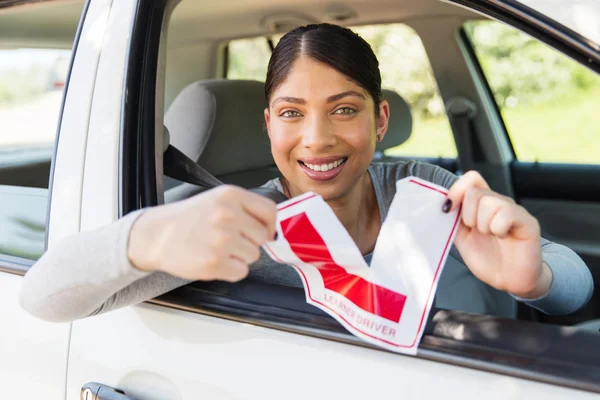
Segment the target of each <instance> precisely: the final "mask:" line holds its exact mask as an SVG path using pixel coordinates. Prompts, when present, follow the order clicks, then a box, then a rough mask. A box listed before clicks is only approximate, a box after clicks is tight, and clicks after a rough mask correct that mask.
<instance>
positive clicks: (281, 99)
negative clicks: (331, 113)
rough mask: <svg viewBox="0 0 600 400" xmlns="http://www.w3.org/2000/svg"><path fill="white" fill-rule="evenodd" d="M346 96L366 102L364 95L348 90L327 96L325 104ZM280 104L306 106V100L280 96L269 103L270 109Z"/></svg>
mask: <svg viewBox="0 0 600 400" xmlns="http://www.w3.org/2000/svg"><path fill="white" fill-rule="evenodd" d="M348 96H354V97H359V98H361V99H363V100H366V98H365V95H364V94H362V93H359V92H357V91H355V90H348V91H346V92H342V93H338V94H334V95H333V96H329V97H328V98H327V103H333V102H335V101H338V100H341V99H343V98H344V97H348ZM282 102H288V103H294V104H302V105H304V104H306V100H304V99H301V98H299V97H289V96H282V97H278V98H276V99H275V100H273V102H272V103H271V107H273V106H275V104H277V103H282Z"/></svg>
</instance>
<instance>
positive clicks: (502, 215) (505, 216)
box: [490, 204, 540, 240]
mask: <svg viewBox="0 0 600 400" xmlns="http://www.w3.org/2000/svg"><path fill="white" fill-rule="evenodd" d="M490 232H491V233H492V234H494V235H496V236H498V237H501V238H505V237H507V236H508V235H509V234H511V235H513V236H514V237H515V239H521V240H522V239H531V238H537V237H539V236H540V226H539V223H538V221H537V220H536V219H535V218H534V217H533V216H531V214H529V213H528V212H527V211H526V210H525V209H524V208H523V207H521V206H519V205H517V204H513V205H511V206H508V207H502V209H501V210H500V211H499V212H498V213H497V214H496V215H495V216H494V218H493V219H492V222H491V223H490Z"/></svg>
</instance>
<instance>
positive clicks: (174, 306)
mask: <svg viewBox="0 0 600 400" xmlns="http://www.w3.org/2000/svg"><path fill="white" fill-rule="evenodd" d="M598 21H600V5H598V3H597V2H595V1H593V0H589V1H585V0H579V1H572V2H560V1H558V0H551V1H548V0H547V1H541V0H522V1H517V0H489V1H476V0H446V1H444V2H441V1H437V0H421V1H415V0H371V1H369V2H363V1H358V0H344V1H336V2H329V1H327V0H311V1H298V0H289V1H286V2H274V1H268V0H244V1H241V0H224V1H220V2H198V1H194V0H183V1H178V0H118V1H116V0H87V1H85V2H84V1H83V0H68V1H67V0H48V1H37V0H31V1H27V0H23V1H12V0H0V48H1V50H0V116H1V118H0V132H1V135H0V204H1V205H2V206H1V207H0V221H1V222H0V332H1V335H2V336H1V337H2V340H1V342H0V343H1V344H0V383H1V384H0V398H7V399H8V398H10V399H33V398H49V399H67V400H76V399H80V398H81V399H86V400H89V399H115V400H116V399H137V400H150V399H156V400H159V399H160V400H166V399H195V398H211V399H213V398H214V399H242V398H244V399H254V398H260V399H280V398H287V399H305V398H319V399H321V398H322V399H328V398H336V399H337V398H343V399H364V398H378V397H382V398H384V397H406V398H426V399H436V398H448V397H450V398H455V397H456V398H458V397H460V398H461V399H476V398H481V397H485V398H490V399H504V398H527V399H532V400H533V399H544V400H548V399H564V398H573V399H578V400H579V399H581V400H583V399H592V398H596V397H597V395H598V393H600V383H599V380H598V376H600V355H598V352H597V351H596V350H597V348H598V347H599V345H600V334H599V332H598V331H599V329H600V322H599V321H600V295H599V294H598V290H596V294H595V295H594V296H593V297H592V299H591V300H590V301H589V303H588V304H587V305H586V306H585V307H584V308H582V309H581V310H579V311H578V312H575V313H573V314H569V315H565V316H548V315H543V314H541V313H539V312H537V311H536V310H534V309H532V308H528V307H527V306H524V305H522V304H517V303H516V302H515V301H514V300H513V299H511V298H510V297H509V296H508V295H506V294H505V293H500V292H497V291H493V290H488V289H489V288H488V289H486V293H487V295H488V297H487V299H488V301H489V304H487V306H490V307H491V308H492V309H494V310H495V311H494V313H492V314H490V313H487V314H486V313H485V312H482V310H484V311H485V309H486V307H485V306H486V305H482V304H477V303H476V302H473V304H469V305H468V307H462V308H458V307H456V308H453V307H452V306H449V307H447V308H446V309H436V310H434V312H432V314H431V315H430V318H429V321H428V322H427V328H426V332H425V335H424V336H423V339H422V341H421V343H420V345H419V350H418V352H417V355H416V356H409V355H401V354H397V353H393V352H390V351H386V350H384V349H381V348H378V347H375V346H372V345H369V344H367V343H365V342H364V341H362V340H360V339H359V338H357V337H355V336H353V335H351V334H350V333H349V332H348V331H346V330H345V329H344V328H343V327H342V326H341V325H340V324H338V323H337V322H336V321H335V320H334V319H332V318H331V317H329V316H328V315H327V314H324V313H323V312H320V310H318V309H316V308H314V307H312V306H310V305H308V304H307V303H306V300H305V294H304V291H303V290H302V289H296V288H289V287H283V286H277V285H273V284H268V283H264V282H259V281H252V280H249V279H246V280H243V281H241V282H238V283H235V284H232V283H225V282H194V283H192V284H189V285H186V286H183V287H181V288H179V289H176V290H174V291H171V292H169V293H166V294H164V295H161V296H159V297H157V298H155V299H151V300H148V301H145V302H143V303H141V304H138V305H134V306H130V307H124V308H121V309H118V310H114V311H110V312H107V313H103V314H100V315H95V316H90V317H87V318H84V319H81V320H77V321H74V322H71V323H50V322H45V321H41V320H39V319H36V318H34V317H33V316H31V315H29V314H27V313H26V312H25V311H24V310H23V309H21V307H20V306H19V301H18V298H19V292H20V287H21V284H22V280H23V276H24V275H25V274H26V273H27V270H28V269H29V268H30V267H31V266H32V265H33V264H34V263H35V261H36V260H37V259H38V258H39V257H40V256H41V254H43V252H44V251H47V250H48V249H52V248H53V247H54V246H56V244H57V243H58V242H59V241H61V240H62V239H64V238H66V237H68V236H70V235H73V234H76V233H78V232H85V231H89V230H93V229H96V228H99V227H102V226H104V225H107V224H110V223H111V222H113V221H115V220H117V219H118V218H120V217H122V216H124V215H126V214H128V213H130V212H132V211H135V210H136V209H139V208H141V207H149V206H153V205H158V204H163V203H168V202H172V201H177V200H179V199H183V198H186V197H189V196H191V195H193V194H195V193H197V192H199V191H200V190H201V188H198V187H197V186H194V185H191V184H189V183H186V182H182V181H181V180H179V179H177V177H173V176H166V175H165V169H166V168H165V164H164V157H163V155H164V154H163V151H164V149H165V148H166V146H165V145H166V144H171V145H172V146H174V147H176V148H178V149H180V150H181V151H182V152H183V153H185V154H186V155H187V156H188V157H190V158H192V159H193V160H194V161H196V162H197V163H198V164H199V165H200V166H202V167H203V168H205V169H206V170H207V171H208V172H210V173H211V174H213V175H214V176H216V177H217V178H219V179H220V180H221V181H223V182H226V183H229V184H234V185H239V186H243V187H246V188H253V187H257V186H259V185H261V184H262V183H264V182H265V181H266V180H268V179H270V178H272V177H274V176H277V174H278V171H277V168H276V167H275V164H274V162H273V160H272V158H271V155H270V151H269V147H268V143H267V142H266V139H265V136H264V132H263V130H262V129H263V127H262V124H263V120H262V118H263V117H262V110H263V108H264V103H263V102H264V93H263V85H262V82H263V81H264V72H265V71H266V63H267V62H268V57H269V54H270V52H271V50H272V47H273V45H274V44H275V42H276V41H277V40H278V39H279V37H281V35H282V34H283V33H285V32H286V31H289V30H290V29H293V28H294V27H296V26H299V25H304V24H308V23H313V22H332V23H337V24H341V25H345V26H350V27H353V28H355V29H356V30H357V32H359V33H360V34H361V35H362V36H363V37H365V38H366V39H367V40H368V41H369V42H370V43H371V45H372V46H373V48H374V51H375V52H376V54H377V55H378V57H379V60H380V64H381V69H382V75H383V80H384V86H386V98H388V99H389V100H390V103H391V110H392V117H391V122H390V124H391V126H390V129H391V132H390V134H389V138H388V137H387V136H386V141H384V142H382V144H381V145H380V146H379V147H378V149H377V153H376V159H375V160H374V161H375V162H384V161H395V160H406V159H418V160H423V161H427V162H430V163H434V164H437V165H440V166H442V167H444V168H446V169H448V170H450V171H452V172H455V173H457V174H459V175H460V174H462V173H464V172H465V171H467V170H477V171H479V172H480V173H481V174H482V175H483V176H484V177H485V178H486V180H487V181H488V182H489V183H490V185H491V186H492V188H493V189H494V190H496V191H498V192H500V193H503V194H505V195H508V196H511V197H512V198H514V199H515V200H516V201H517V202H519V204H521V205H522V206H523V207H525V208H526V209H527V210H529V212H530V213H532V214H533V215H534V216H535V217H536V218H537V219H538V220H539V222H540V225H541V228H542V232H543V236H544V237H547V238H549V239H552V240H553V241H556V242H558V243H563V244H566V245H568V246H569V247H570V248H572V249H573V250H575V251H576V252H577V253H578V254H579V255H580V256H581V257H582V258H583V259H584V260H585V261H586V263H587V265H588V266H589V268H590V270H591V271H592V274H593V276H594V277H595V279H596V281H597V282H598V279H599V277H600V128H599V127H600V124H598V121H597V118H598V105H599V104H598V99H599V98H600V96H598V94H599V92H600V77H599V76H598V74H599V73H600V31H598V28H597V27H598ZM23 49H25V50H26V51H25V50H23ZM50 50H53V51H56V53H51V52H50V53H48V51H50ZM64 51H69V54H70V60H71V61H70V66H69V68H68V71H63V72H59V73H58V75H60V74H64V75H65V76H56V77H53V79H54V81H55V82H62V81H63V80H64V82H65V84H64V88H62V91H61V90H60V89H61V88H60V86H62V84H61V85H58V86H59V87H54V86H53V89H58V92H60V93H62V94H61V96H62V97H56V96H54V94H55V93H58V92H57V90H53V91H51V92H48V91H47V90H46V86H47V80H44V79H41V80H40V82H41V83H40V85H38V86H39V87H40V88H41V89H40V88H38V86H36V84H37V83H36V80H35V79H34V78H33V77H34V76H37V75H36V74H37V73H38V72H39V76H43V77H47V76H49V75H48V73H49V71H59V70H62V69H60V68H59V69H56V68H55V65H56V64H53V63H54V62H57V61H56V60H60V57H62V54H63V52H64ZM49 54H50V55H49ZM53 68H54V69H53ZM28 71H29V72H28ZM53 73H54V72H53ZM2 85H4V86H2ZM3 93H4V94H3ZM6 93H8V94H6ZM3 96H4V97H3ZM48 96H50V97H48ZM52 96H54V97H52ZM394 110H398V111H397V114H396V115H397V116H398V115H400V116H403V118H399V117H396V119H395V120H394ZM217 116H218V118H217ZM41 121H43V122H42V123H40V122H41ZM407 121H409V122H411V123H407ZM167 132H168V134H167ZM81 262H82V264H83V265H85V260H81ZM453 268H454V267H452V266H451V265H446V267H445V269H444V274H445V275H446V278H444V277H442V279H448V284H453V283H452V282H453V281H452V280H453V279H455V280H456V282H459V281H460V277H461V276H462V275H461V274H463V273H464V271H462V272H461V271H457V270H454V269H453ZM452 271H454V272H453V273H455V275H449V274H450V273H452ZM456 285H457V286H456V287H455V290H454V291H453V292H452V296H450V297H451V298H449V299H447V302H448V304H450V305H451V304H452V301H453V300H455V299H458V298H460V299H463V300H464V299H465V296H467V297H466V298H467V299H468V296H469V295H470V292H469V291H468V290H465V289H464V287H462V286H460V284H459V283H456Z"/></svg>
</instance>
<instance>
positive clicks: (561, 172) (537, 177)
mask: <svg viewBox="0 0 600 400" xmlns="http://www.w3.org/2000/svg"><path fill="white" fill-rule="evenodd" d="M511 173H512V177H513V185H514V189H515V194H516V196H517V197H518V198H519V199H523V198H527V199H544V200H565V201H584V202H598V203H600V179H599V178H600V165H592V164H556V163H532V162H522V161H514V162H512V163H511Z"/></svg>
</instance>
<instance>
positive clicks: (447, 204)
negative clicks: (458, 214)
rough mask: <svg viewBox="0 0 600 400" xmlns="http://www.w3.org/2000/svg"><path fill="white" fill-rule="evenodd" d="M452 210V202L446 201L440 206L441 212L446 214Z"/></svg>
mask: <svg viewBox="0 0 600 400" xmlns="http://www.w3.org/2000/svg"><path fill="white" fill-rule="evenodd" d="M451 208H452V200H450V199H446V201H445V202H444V205H443V206H442V212H445V213H447V212H448V211H450V209H451Z"/></svg>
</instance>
